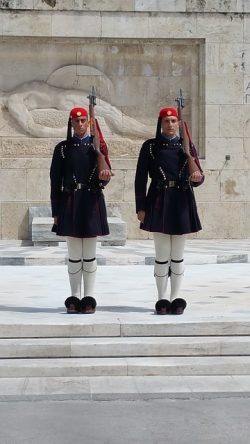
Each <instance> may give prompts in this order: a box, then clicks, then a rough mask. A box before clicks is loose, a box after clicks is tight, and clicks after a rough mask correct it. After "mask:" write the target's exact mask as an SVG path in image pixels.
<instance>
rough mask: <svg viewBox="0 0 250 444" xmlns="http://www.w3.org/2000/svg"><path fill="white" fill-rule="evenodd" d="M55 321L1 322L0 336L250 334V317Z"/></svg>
mask: <svg viewBox="0 0 250 444" xmlns="http://www.w3.org/2000/svg"><path fill="white" fill-rule="evenodd" d="M65 317H66V318H67V320H65V322H59V321H58V320H57V319H56V320H55V322H54V323H49V322H44V323H42V322H40V321H34V323H32V324H31V323H28V322H27V323H1V325H0V338H48V337H106V336H109V337H110V336H112V337H124V336H126V337H135V336H136V337H138V336H238V335H240V336H241V335H250V320H235V319H232V320H230V319H229V320H223V321H221V320H210V321H208V320H202V319H201V320H198V321H193V320H192V321H190V320H188V319H187V320H185V318H184V316H181V317H179V316H178V317H177V316H174V317H173V316H153V317H154V320H153V321H152V320H149V321H146V322H145V320H140V319H139V320H136V321H129V320H127V319H125V318H119V317H116V316H112V317H111V319H110V321H103V320H102V319H100V318H98V319H97V317H95V316H92V315H91V317H86V316H85V315H65Z"/></svg>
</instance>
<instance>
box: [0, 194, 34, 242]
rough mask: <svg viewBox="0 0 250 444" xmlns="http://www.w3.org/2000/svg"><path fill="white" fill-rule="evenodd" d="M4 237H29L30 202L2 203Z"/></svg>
mask: <svg viewBox="0 0 250 444" xmlns="http://www.w3.org/2000/svg"><path fill="white" fill-rule="evenodd" d="M2 239H28V203H27V202H23V203H20V202H13V203H12V202H10V203H2Z"/></svg>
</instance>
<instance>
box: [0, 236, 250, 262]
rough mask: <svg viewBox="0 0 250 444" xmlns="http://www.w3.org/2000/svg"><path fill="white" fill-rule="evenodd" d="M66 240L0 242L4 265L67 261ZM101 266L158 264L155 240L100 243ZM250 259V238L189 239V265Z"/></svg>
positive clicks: (187, 255) (0, 254) (187, 256)
mask: <svg viewBox="0 0 250 444" xmlns="http://www.w3.org/2000/svg"><path fill="white" fill-rule="evenodd" d="M66 255H67V248H66V244H65V242H60V243H59V245H58V246H56V247H55V246H44V245H43V246H42V245H41V246H40V247H33V246H32V244H31V242H28V241H26V242H25V241H23V242H21V241H3V240H2V241H0V265H59V264H64V263H65V262H66ZM97 259H98V263H99V265H129V264H137V265H138V264H140V265H150V264H153V263H154V247H153V241H152V240H127V243H126V245H125V246H101V244H100V242H98V244H97ZM231 262H241V263H246V262H250V239H230V240H225V239H222V240H221V239H214V240H201V239H189V240H187V243H186V248H185V263H186V264H193V265H198V264H216V263H231Z"/></svg>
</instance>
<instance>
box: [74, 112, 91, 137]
mask: <svg viewBox="0 0 250 444" xmlns="http://www.w3.org/2000/svg"><path fill="white" fill-rule="evenodd" d="M72 128H73V130H74V134H75V135H76V136H78V137H81V138H82V137H84V136H85V135H86V134H87V130H88V118H87V116H80V117H76V118H75V119H72Z"/></svg>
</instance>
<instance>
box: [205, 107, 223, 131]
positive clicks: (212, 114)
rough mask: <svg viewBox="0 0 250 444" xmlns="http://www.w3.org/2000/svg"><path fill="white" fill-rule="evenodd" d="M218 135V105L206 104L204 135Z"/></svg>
mask: <svg viewBox="0 0 250 444" xmlns="http://www.w3.org/2000/svg"><path fill="white" fill-rule="evenodd" d="M219 136H220V107H219V105H207V106H206V137H219Z"/></svg>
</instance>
